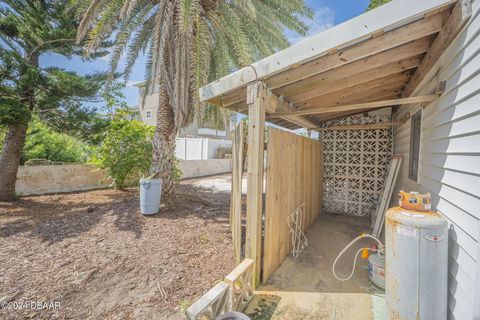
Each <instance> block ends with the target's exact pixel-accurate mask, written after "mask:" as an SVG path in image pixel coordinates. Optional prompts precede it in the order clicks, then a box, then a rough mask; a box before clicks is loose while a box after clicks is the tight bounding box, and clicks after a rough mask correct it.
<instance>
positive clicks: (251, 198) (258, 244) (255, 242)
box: [245, 81, 267, 288]
mask: <svg viewBox="0 0 480 320" xmlns="http://www.w3.org/2000/svg"><path fill="white" fill-rule="evenodd" d="M266 96H267V90H266V87H265V85H264V84H263V83H262V82H260V81H258V82H254V83H252V84H250V85H248V88H247V103H248V140H247V141H248V170H247V178H248V181H247V225H246V227H247V230H246V241H245V256H246V257H247V258H250V259H252V260H253V261H254V265H253V275H252V285H253V287H254V288H256V287H257V285H258V284H259V283H260V269H261V268H260V267H261V263H262V207H263V206H262V202H263V153H264V132H265V103H264V102H265V98H266Z"/></svg>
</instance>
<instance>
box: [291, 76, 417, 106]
mask: <svg viewBox="0 0 480 320" xmlns="http://www.w3.org/2000/svg"><path fill="white" fill-rule="evenodd" d="M407 81H408V79H406V78H405V79H400V80H398V81H395V82H390V83H388V82H386V83H385V84H383V85H382V84H381V83H378V82H377V84H376V85H375V84H374V83H372V86H368V85H365V90H362V88H361V87H362V86H361V85H359V86H358V87H355V88H351V89H349V90H344V91H342V92H334V93H329V94H327V95H325V96H320V97H317V98H315V99H312V100H308V101H305V102H302V103H301V104H300V105H299V106H301V109H300V110H307V109H310V108H318V107H320V106H327V107H328V106H341V105H345V104H352V103H364V102H371V101H376V100H382V99H383V97H385V96H389V95H393V94H397V95H398V96H400V93H401V92H402V89H403V88H404V86H405V84H406V82H407Z"/></svg>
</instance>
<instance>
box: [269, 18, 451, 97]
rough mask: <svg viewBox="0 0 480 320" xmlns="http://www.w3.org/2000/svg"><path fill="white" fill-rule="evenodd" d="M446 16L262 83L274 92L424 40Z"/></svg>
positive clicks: (428, 19) (432, 19) (418, 23)
mask: <svg viewBox="0 0 480 320" xmlns="http://www.w3.org/2000/svg"><path fill="white" fill-rule="evenodd" d="M447 17H448V13H445V12H442V13H440V14H437V15H435V16H432V17H429V18H426V19H421V20H419V21H416V22H413V23H411V24H408V25H406V26H404V27H402V28H398V29H395V30H392V31H389V32H385V33H382V34H381V35H379V36H377V37H375V38H372V39H369V40H367V41H364V42H361V43H359V44H357V45H353V46H351V47H347V48H345V49H343V50H340V51H337V52H335V53H332V54H329V55H326V56H323V57H321V58H319V59H316V60H313V61H310V62H307V63H305V64H303V65H301V66H299V67H296V68H294V69H291V70H289V71H288V72H285V73H280V74H278V75H274V76H272V77H270V78H268V79H267V80H266V83H267V85H268V86H269V88H271V89H276V88H279V87H283V86H286V85H289V84H291V83H294V82H296V81H300V80H303V79H306V78H309V77H312V76H314V75H316V74H319V73H322V72H325V71H328V70H332V69H335V68H338V67H341V66H343V65H346V64H348V63H351V62H354V61H358V60H361V59H364V58H366V57H369V56H371V55H374V54H378V53H381V52H384V51H387V50H389V49H392V48H396V47H398V46H401V45H403V44H406V43H409V42H411V41H413V40H416V39H420V38H424V37H426V36H429V35H431V34H436V33H438V32H439V31H440V30H441V29H442V26H443V24H444V22H445V20H446V18H447Z"/></svg>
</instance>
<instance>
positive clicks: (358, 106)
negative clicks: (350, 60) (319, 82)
mask: <svg viewBox="0 0 480 320" xmlns="http://www.w3.org/2000/svg"><path fill="white" fill-rule="evenodd" d="M439 96H440V95H439V94H433V95H426V96H417V97H408V98H399V99H391V100H381V101H373V102H366V103H354V104H347V105H343V106H332V107H317V108H310V109H306V110H300V111H295V112H292V113H290V114H282V113H275V114H271V115H270V117H284V116H286V115H312V114H324V113H333V112H344V111H354V110H358V111H360V110H366V109H373V108H381V107H389V106H396V105H405V104H416V103H428V102H432V101H435V100H437V99H438V97H439Z"/></svg>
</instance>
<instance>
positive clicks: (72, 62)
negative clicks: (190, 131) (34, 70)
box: [40, 0, 369, 106]
mask: <svg viewBox="0 0 480 320" xmlns="http://www.w3.org/2000/svg"><path fill="white" fill-rule="evenodd" d="M285 1H289V0H285ZM306 3H307V5H309V6H310V7H311V8H312V9H313V10H314V13H315V17H314V19H313V21H308V22H307V24H308V26H309V29H310V31H309V34H308V35H314V34H317V33H319V32H321V31H323V30H326V29H328V28H331V27H332V26H335V25H337V24H340V23H342V22H344V21H347V20H349V19H351V18H353V17H356V16H358V15H360V14H362V13H364V12H365V9H366V8H367V6H368V3H369V0H306ZM287 37H288V39H289V40H290V42H291V43H292V44H294V43H297V42H298V41H300V40H302V39H303V38H304V37H302V36H299V35H297V34H293V33H291V32H287ZM40 64H41V65H42V66H57V67H61V68H64V69H66V70H71V71H75V72H77V73H80V74H89V73H93V72H95V71H107V70H108V69H109V67H108V57H103V58H99V59H96V60H95V61H92V62H85V61H82V59H81V58H78V57H74V58H72V59H67V58H64V57H62V56H59V55H56V54H46V55H43V56H42V57H41V59H40ZM144 75H145V57H139V59H138V61H137V62H136V64H135V66H134V68H133V71H132V74H131V76H130V78H129V80H128V81H127V86H126V88H125V90H124V95H125V97H126V100H127V103H128V105H129V106H135V105H136V104H137V102H138V89H137V88H136V87H134V86H132V84H133V83H136V82H140V81H143V80H144Z"/></svg>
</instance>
